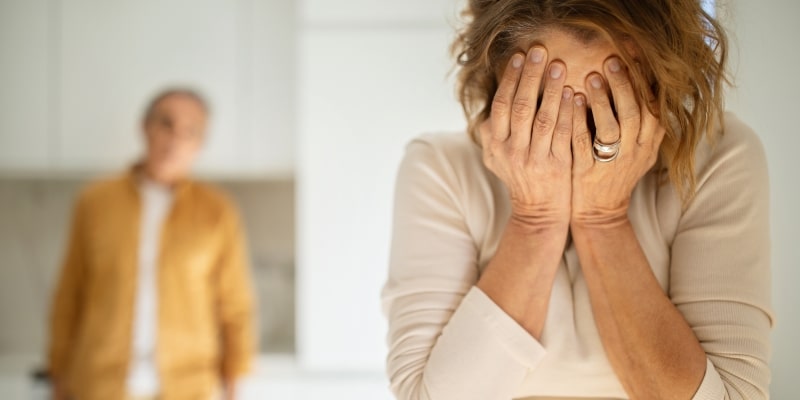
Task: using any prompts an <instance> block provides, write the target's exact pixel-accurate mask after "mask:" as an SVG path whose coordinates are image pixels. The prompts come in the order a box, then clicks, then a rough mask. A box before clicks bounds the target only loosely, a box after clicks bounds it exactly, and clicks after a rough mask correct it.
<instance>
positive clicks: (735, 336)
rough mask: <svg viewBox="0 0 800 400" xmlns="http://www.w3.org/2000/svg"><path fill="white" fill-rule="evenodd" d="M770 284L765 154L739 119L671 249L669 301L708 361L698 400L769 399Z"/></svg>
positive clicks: (708, 168)
mask: <svg viewBox="0 0 800 400" xmlns="http://www.w3.org/2000/svg"><path fill="white" fill-rule="evenodd" d="M729 118H730V117H729ZM770 279H771V277H770V240H769V184H768V174H767V163H766V157H765V155H764V151H763V148H762V146H761V143H760V142H759V140H758V138H757V137H756V136H755V134H754V133H752V131H750V129H749V128H747V127H746V126H744V125H743V124H741V123H739V122H737V121H733V125H730V126H728V127H727V128H726V133H725V135H724V136H723V137H721V138H720V139H719V141H718V142H717V143H716V146H715V147H714V148H713V150H711V156H710V158H709V161H708V162H707V163H705V165H704V166H702V167H701V170H700V172H699V173H698V188H697V193H696V195H695V198H694V199H693V201H692V202H691V203H690V204H689V206H688V207H687V209H686V211H685V212H684V215H683V217H682V219H681V221H680V224H679V226H678V232H677V234H676V237H675V240H674V241H673V245H672V261H671V270H670V290H669V291H670V297H671V299H672V301H673V303H674V304H675V305H676V307H677V308H678V310H680V312H681V313H682V314H683V316H684V317H685V318H686V321H687V322H688V323H689V325H690V326H691V327H692V329H693V330H694V333H695V335H696V336H697V338H698V340H699V341H700V344H701V345H702V347H703V349H704V350H705V352H706V354H707V357H708V361H707V366H706V374H705V377H704V379H703V381H702V383H701V385H700V387H699V389H698V391H697V393H696V394H695V396H694V399H696V400H707V399H708V400H711V399H713V400H722V399H731V400H734V399H737V400H738V399H750V400H754V399H767V398H769V381H770V370H769V357H770V351H771V347H770V330H771V327H772V312H771V305H770V297H771V293H770V290H771V289H770V286H771V282H770Z"/></svg>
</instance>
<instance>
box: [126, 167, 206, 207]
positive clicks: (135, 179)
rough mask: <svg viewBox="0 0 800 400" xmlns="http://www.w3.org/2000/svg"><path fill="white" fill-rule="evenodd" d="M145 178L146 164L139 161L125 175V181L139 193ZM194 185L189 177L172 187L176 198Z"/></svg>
mask: <svg viewBox="0 0 800 400" xmlns="http://www.w3.org/2000/svg"><path fill="white" fill-rule="evenodd" d="M143 177H144V162H143V161H137V162H136V163H134V164H133V165H131V167H130V168H128V171H127V172H126V174H125V180H126V181H127V182H128V184H129V185H130V186H131V188H132V189H133V190H134V191H136V192H138V191H139V183H140V182H141V180H142V178H143ZM191 185H192V180H191V179H190V178H188V177H185V178H181V179H180V180H179V181H178V182H176V183H175V184H173V185H172V188H173V193H174V194H175V197H176V198H177V197H178V196H181V195H183V194H184V193H185V192H186V191H188V189H189V187H190V186H191Z"/></svg>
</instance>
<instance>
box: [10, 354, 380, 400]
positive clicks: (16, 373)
mask: <svg viewBox="0 0 800 400" xmlns="http://www.w3.org/2000/svg"><path fill="white" fill-rule="evenodd" d="M41 365H42V364H41V362H40V357H38V356H34V355H24V354H22V355H1V356H0V399H4V400H6V399H8V400H39V399H45V398H47V394H46V393H47V390H46V388H45V387H42V386H39V387H37V386H35V385H34V383H33V381H32V379H31V378H30V372H31V371H32V370H33V369H34V368H36V367H37V366H41ZM239 399H240V400H250V399H252V400H256V399H258V400H263V399H280V400H306V399H308V400H312V399H325V400H361V399H363V400H391V399H392V396H391V394H390V392H389V389H388V382H387V380H386V378H385V376H384V374H383V372H381V371H371V372H367V371H365V372H355V371H316V370H314V371H310V370H306V369H303V368H301V367H300V366H299V365H298V363H297V361H296V360H295V358H294V356H292V355H283V354H262V355H259V356H258V359H257V361H256V366H255V370H254V372H253V373H252V374H251V375H250V376H248V377H247V378H245V379H244V380H243V381H242V384H241V387H240V388H239Z"/></svg>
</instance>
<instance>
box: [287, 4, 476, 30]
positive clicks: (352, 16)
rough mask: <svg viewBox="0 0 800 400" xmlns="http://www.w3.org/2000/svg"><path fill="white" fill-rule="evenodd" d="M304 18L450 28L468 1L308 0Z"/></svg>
mask: <svg viewBox="0 0 800 400" xmlns="http://www.w3.org/2000/svg"><path fill="white" fill-rule="evenodd" d="M302 4H303V10H302V15H303V21H304V23H306V24H311V25H349V26H361V27H364V26H367V27H373V28H380V27H385V26H386V24H387V23H388V24H405V25H411V26H426V25H434V26H437V27H442V28H446V27H448V26H449V25H448V23H449V22H455V21H457V20H458V16H459V13H460V12H461V10H462V8H463V6H464V5H465V4H466V0H433V1H431V0H405V1H397V0H343V1H330V0H304V1H303V3H302Z"/></svg>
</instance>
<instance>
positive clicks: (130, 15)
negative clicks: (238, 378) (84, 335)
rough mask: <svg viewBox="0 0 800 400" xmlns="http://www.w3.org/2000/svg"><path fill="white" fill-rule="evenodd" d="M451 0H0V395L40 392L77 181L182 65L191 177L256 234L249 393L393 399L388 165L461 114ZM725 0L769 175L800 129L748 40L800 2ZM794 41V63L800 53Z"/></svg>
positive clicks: (117, 166)
mask: <svg viewBox="0 0 800 400" xmlns="http://www.w3.org/2000/svg"><path fill="white" fill-rule="evenodd" d="M463 3H464V1H463V0H435V1H430V0H406V1H390V0H380V1H376V0H345V1H339V2H331V1H329V0H302V1H279V0H264V1H260V0H224V1H223V0H208V1H202V2H197V1H192V0H168V1H157V0H144V1H134V0H119V1H116V2H106V1H100V0H2V1H0V205H2V207H0V398H3V399H36V398H46V394H44V393H46V388H43V385H42V383H41V382H40V381H37V380H35V379H33V373H34V372H35V371H37V370H39V369H41V368H42V367H43V365H44V364H43V357H44V350H45V349H46V344H47V337H46V336H47V335H46V332H47V331H46V329H47V315H48V312H49V307H50V300H51V291H52V288H53V285H54V283H55V280H56V278H57V274H58V270H59V267H60V263H61V258H62V257H63V255H64V250H65V246H66V244H65V241H66V235H67V232H68V227H69V221H70V213H71V210H72V206H73V203H74V200H75V196H76V194H77V193H78V192H79V191H80V190H81V188H82V187H84V186H85V185H86V184H87V183H88V182H90V181H93V180H95V179H98V178H101V177H107V176H111V175H113V174H117V173H120V172H121V171H124V170H125V169H126V168H128V167H129V166H130V165H131V164H132V163H133V162H135V161H136V160H137V157H140V156H141V152H142V138H141V132H140V125H139V120H140V118H141V114H142V111H143V109H142V107H143V106H144V104H145V103H146V101H147V100H149V98H150V97H151V96H152V95H153V94H155V93H156V92H157V91H158V90H160V89H162V88H164V87H167V86H172V85H186V86H190V87H194V88H197V89H198V90H199V91H200V92H201V93H203V94H204V95H205V96H206V97H207V98H208V99H209V100H210V103H211V126H210V129H209V136H208V139H207V143H206V144H205V148H204V151H203V154H202V155H201V158H200V160H199V163H198V165H197V168H196V176H197V177H198V178H200V179H202V180H204V181H208V182H211V183H213V184H215V185H217V186H219V187H221V188H223V189H224V190H225V191H226V192H227V193H228V194H229V195H230V197H231V198H232V199H233V200H234V202H235V204H236V205H237V207H238V209H239V212H240V214H241V216H242V221H243V222H244V227H245V230H246V235H247V241H248V247H249V251H250V254H249V259H250V262H251V267H252V276H253V284H254V287H255V289H256V293H257V298H258V325H259V350H260V355H259V357H258V361H257V365H256V368H255V371H254V372H253V373H252V374H251V375H250V376H249V377H248V378H247V379H246V381H245V382H244V383H243V385H242V389H241V392H240V398H242V399H267V398H269V399H314V398H326V399H342V400H345V399H347V400H353V399H369V400H380V399H390V398H391V393H390V391H389V388H388V382H387V380H386V378H385V376H384V372H383V363H384V357H385V354H386V349H385V344H384V336H385V334H386V327H385V321H384V320H383V317H382V314H381V309H380V302H379V293H380V290H381V286H382V284H383V281H384V280H385V277H386V268H387V261H388V249H389V241H390V237H389V236H390V235H389V233H390V218H391V208H392V191H393V180H394V174H395V171H396V167H397V164H398V163H399V161H400V159H401V157H402V155H403V147H404V145H405V144H406V143H407V142H408V141H409V140H410V139H412V138H413V137H415V136H417V135H418V134H420V133H423V132H443V131H458V130H463V129H464V122H463V117H462V114H461V109H460V106H459V104H458V103H457V102H456V100H455V96H454V90H453V76H452V73H451V71H452V60H451V57H450V55H449V54H448V46H449V43H450V41H451V40H452V37H453V35H454V31H453V28H454V27H455V26H457V24H458V12H459V9H460V7H462V6H463ZM719 3H721V4H720V5H719V6H718V8H719V9H720V10H722V13H723V15H722V17H723V18H729V20H728V21H729V22H730V24H729V25H730V26H732V27H731V29H733V30H735V32H734V40H736V44H737V48H736V49H735V50H736V51H738V52H741V53H743V54H748V56H747V57H744V56H742V57H740V58H737V57H734V63H735V65H736V66H737V67H736V69H735V71H736V74H737V75H736V76H737V79H738V80H739V81H738V82H737V83H739V86H738V89H737V90H738V92H736V91H734V92H733V93H732V95H731V97H730V98H729V102H728V106H729V108H731V109H734V110H736V111H737V113H739V115H740V116H741V117H742V118H743V119H744V120H745V121H747V122H748V123H749V124H751V126H753V127H754V128H755V129H756V131H757V132H760V133H761V137H762V140H763V141H764V144H765V148H766V150H767V153H768V155H769V157H770V160H771V163H773V164H772V165H771V166H772V167H773V168H772V170H773V171H772V172H773V180H774V182H776V184H774V185H777V182H788V179H791V178H789V177H788V175H786V173H785V172H783V171H782V170H779V169H777V168H775V165H781V162H783V161H786V162H787V164H788V160H790V159H791V155H790V154H789V153H788V151H787V150H786V149H787V148H792V147H793V146H797V145H798V143H797V139H796V137H795V138H787V137H785V136H778V135H775V134H772V132H776V131H786V129H787V128H786V127H785V125H781V124H782V122H780V121H776V120H775V119H771V118H769V115H772V114H771V113H773V112H774V110H771V109H766V108H765V107H767V104H766V103H767V102H764V101H761V100H759V99H765V98H768V97H767V96H771V95H772V94H771V92H770V91H769V90H768V88H766V87H762V86H759V85H757V84H756V82H757V81H758V78H757V77H758V76H761V75H763V74H766V73H768V74H774V72H773V71H774V68H773V69H770V70H769V71H770V72H765V71H767V70H766V69H765V68H768V67H766V66H764V65H763V64H761V63H758V62H754V61H750V60H751V58H749V57H753V58H758V57H767V56H771V55H772V54H774V50H776V49H779V48H780V47H779V46H780V45H779V43H773V41H769V40H767V39H766V38H767V37H768V36H767V35H775V36H780V37H796V35H797V34H798V32H797V28H796V27H795V28H789V27H790V26H792V24H793V22H792V21H790V20H789V16H797V15H800V7H798V5H797V4H795V3H794V2H791V1H789V0H787V1H785V2H780V1H778V2H777V3H780V5H781V7H785V8H787V10H784V11H780V10H781V8H780V7H776V8H772V9H770V7H766V8H764V7H758V6H757V4H755V3H756V2H747V1H745V0H731V1H725V2H719ZM711 6H712V7H713V5H711ZM788 10H793V12H788ZM733 15H735V17H732V16H733ZM776 19H778V20H780V21H781V22H780V23H776V22H775V20H776ZM781 29H782V30H781ZM788 29H794V30H793V31H791V32H789V31H784V30H788ZM779 30H780V31H779ZM792 35H795V36H792ZM785 57H787V58H790V61H792V62H787V63H785V64H786V66H781V67H779V68H783V69H782V71H786V73H787V74H789V73H790V72H789V65H797V64H798V63H800V60H799V59H798V56H797V55H796V54H795V55H786V56H785ZM770 68H772V67H770ZM771 85H772V86H769V85H768V86H769V87H773V88H774V87H776V86H777V84H771ZM791 85H793V86H791V88H793V89H791V88H789V89H791V90H789V89H786V90H785V91H783V92H781V93H784V94H781V95H782V96H785V99H786V101H785V102H784V103H785V104H784V105H783V106H782V107H786V109H789V104H794V105H795V106H796V105H798V104H797V101H796V100H793V98H794V97H792V98H790V97H789V96H791V95H790V93H797V92H800V85H798V83H796V81H795V82H794V83H792V84H791ZM782 87H786V86H782ZM740 93H744V95H742V94H740ZM788 129H791V128H788ZM790 142H791V144H790ZM787 170H788V167H787ZM773 190H777V192H776V193H775V194H774V196H773V197H774V198H775V199H776V200H774V207H775V210H774V211H773V215H776V214H777V215H782V214H781V213H782V212H785V213H789V215H796V214H793V213H794V211H791V210H793V208H794V207H795V206H792V205H793V204H797V202H800V199H798V195H797V193H796V192H792V191H791V190H790V188H789V189H784V188H778V189H775V188H774V189H773ZM773 225H774V226H773V232H774V234H773V236H774V245H775V248H774V250H773V251H774V253H775V257H774V260H775V265H774V276H775V279H774V291H775V303H776V312H777V314H778V327H777V328H776V332H775V334H774V340H775V343H774V347H775V349H776V350H775V355H774V359H773V381H774V383H773V386H772V390H773V397H775V398H791V395H790V394H792V393H794V394H797V392H795V390H796V389H795V388H794V386H795V385H793V381H792V374H793V372H792V371H794V369H793V368H792V366H793V365H794V364H795V363H796V361H795V360H796V359H797V358H798V357H800V353H799V352H798V349H800V346H797V345H796V344H795V342H794V339H793V337H795V336H794V335H795V333H796V332H797V331H798V327H800V319H799V317H798V316H797V314H796V313H794V314H793V313H792V312H789V310H791V309H792V305H796V304H798V303H800V298H799V297H798V294H797V293H796V291H794V290H792V288H791V287H790V286H789V283H788V282H797V280H798V279H800V275H798V273H797V272H796V271H795V270H794V269H793V268H792V269H790V268H788V267H787V266H788V265H793V263H792V260H794V264H796V260H797V258H796V256H797V250H795V249H794V248H793V246H792V245H791V244H790V243H789V242H788V238H791V237H797V235H800V232H798V231H797V227H796V226H794V227H793V226H789V225H790V224H787V223H785V222H782V221H781V220H778V219H775V223H774V224H773ZM792 315H794V316H792ZM793 332H794V333H793ZM37 396H39V397H37Z"/></svg>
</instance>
